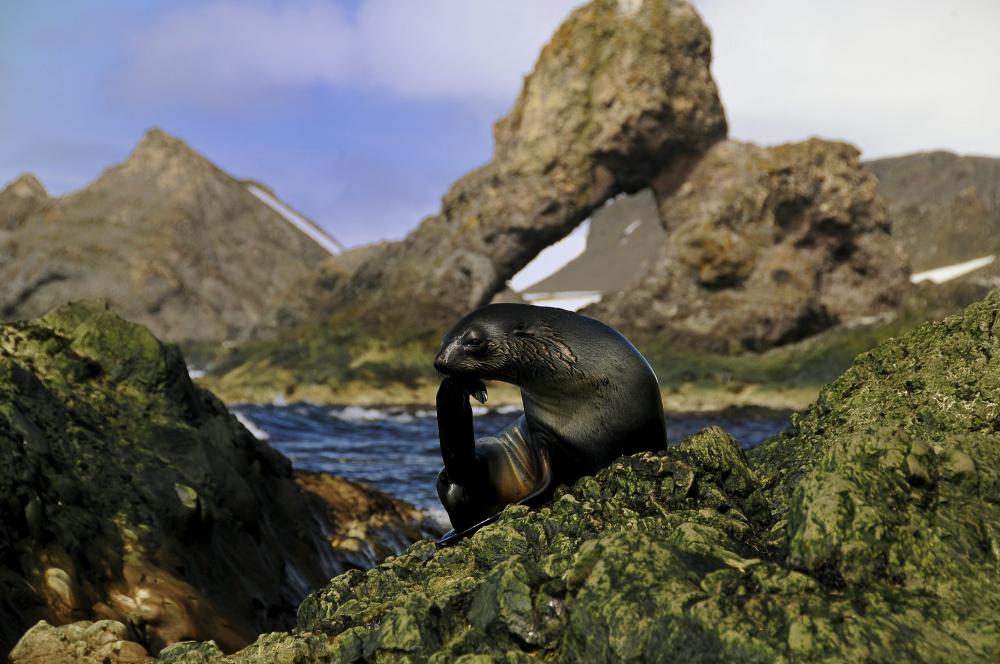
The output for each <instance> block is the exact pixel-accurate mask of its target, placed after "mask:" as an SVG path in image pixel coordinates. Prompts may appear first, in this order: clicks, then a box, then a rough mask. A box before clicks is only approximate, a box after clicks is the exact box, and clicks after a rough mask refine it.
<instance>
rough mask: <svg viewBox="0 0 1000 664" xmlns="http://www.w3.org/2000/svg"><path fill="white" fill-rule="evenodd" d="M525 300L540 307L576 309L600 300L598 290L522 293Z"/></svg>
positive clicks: (600, 295)
mask: <svg viewBox="0 0 1000 664" xmlns="http://www.w3.org/2000/svg"><path fill="white" fill-rule="evenodd" d="M522 296H523V297H524V299H525V301H526V302H530V303H531V304H536V305H539V306H542V307H555V308H557V309H566V310H567V311H577V310H579V309H582V308H584V307H585V306H587V305H588V304H593V303H595V302H600V301H601V297H602V293H601V292H600V291H563V292H560V293H522Z"/></svg>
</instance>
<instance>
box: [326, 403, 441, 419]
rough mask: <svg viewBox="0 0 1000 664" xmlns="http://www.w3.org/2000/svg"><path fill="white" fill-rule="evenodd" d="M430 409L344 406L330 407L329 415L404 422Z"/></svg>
mask: <svg viewBox="0 0 1000 664" xmlns="http://www.w3.org/2000/svg"><path fill="white" fill-rule="evenodd" d="M427 412H430V411H417V412H415V413H411V412H410V411H408V410H404V409H402V408H365V407H364V406H344V407H343V408H332V409H330V411H329V415H330V417H333V418H336V419H338V420H341V421H343V422H352V423H360V422H379V421H389V422H398V423H406V422H412V421H414V420H415V419H416V418H417V417H421V416H422V415H421V413H427Z"/></svg>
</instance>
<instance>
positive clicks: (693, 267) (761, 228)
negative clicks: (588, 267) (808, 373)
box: [587, 139, 909, 352]
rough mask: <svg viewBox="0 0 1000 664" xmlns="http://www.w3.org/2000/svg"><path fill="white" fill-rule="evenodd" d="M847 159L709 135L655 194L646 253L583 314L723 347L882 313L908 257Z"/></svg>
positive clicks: (861, 173)
mask: <svg viewBox="0 0 1000 664" xmlns="http://www.w3.org/2000/svg"><path fill="white" fill-rule="evenodd" d="M857 157H858V152H857V150H856V149H855V148H854V147H852V146H850V145H847V144H844V143H831V142H828V141H821V140H818V139H812V140H809V141H806V142H804V143H795V144H788V145H780V146H776V147H772V148H761V147H758V146H755V145H751V144H747V143H739V142H736V141H725V142H722V143H719V144H717V145H715V146H714V147H713V148H712V149H711V150H710V151H709V152H708V153H707V154H706V155H705V157H704V158H703V159H702V160H701V161H699V162H698V164H697V165H696V166H695V167H694V169H693V171H692V172H691V173H690V174H689V175H688V177H687V179H686V180H685V181H684V184H683V185H682V186H681V187H680V188H678V189H676V191H660V192H658V198H659V201H660V203H659V205H660V217H661V219H662V221H663V223H664V226H665V228H666V231H667V240H666V242H665V244H664V245H663V246H662V248H661V250H660V253H659V256H658V257H657V259H656V260H654V261H653V262H652V263H651V264H650V265H649V267H648V269H647V270H646V271H645V274H642V275H640V276H639V277H638V278H637V280H636V281H635V282H633V283H632V284H631V285H630V287H628V288H626V289H625V290H624V291H623V292H621V293H619V294H617V295H616V296H614V297H611V298H609V299H607V300H604V301H602V302H601V303H599V304H597V305H594V306H593V307H591V308H589V309H588V310H587V313H590V314H591V315H594V316H596V317H598V318H601V319H602V320H605V321H607V322H609V323H610V324H612V325H614V326H616V327H619V328H620V329H622V330H623V331H625V332H626V333H628V334H634V335H636V336H640V337H641V336H643V335H654V334H655V335H660V336H661V337H668V338H670V339H671V340H672V341H675V342H677V343H678V344H679V345H683V346H687V347H694V348H698V349H702V350H712V351H723V352H725V351H738V350H763V349H766V348H769V347H772V346H776V345H780V344H783V343H787V342H790V341H795V340H797V339H801V338H803V337H806V336H809V335H810V334H814V333H816V332H818V331H820V330H823V329H825V328H827V327H831V326H833V325H836V324H840V323H850V322H852V321H855V320H858V319H860V318H864V317H868V316H872V315H876V314H880V313H884V312H887V311H891V310H892V309H894V308H895V307H896V306H897V305H898V304H899V302H900V301H901V299H902V296H903V295H904V293H905V292H906V290H907V288H908V285H909V284H908V276H909V271H908V264H907V260H906V256H905V254H903V252H902V251H901V250H900V249H899V248H898V246H897V245H896V244H895V243H894V242H893V241H892V237H891V236H890V233H889V222H888V220H887V218H886V215H885V211H884V209H883V206H882V204H881V203H880V201H879V200H878V199H877V197H876V193H875V186H876V181H875V178H873V177H872V176H871V174H870V173H868V172H867V171H866V170H864V169H863V168H861V166H860V164H859V163H858V159H857ZM672 189H673V186H672V185H671V190H672Z"/></svg>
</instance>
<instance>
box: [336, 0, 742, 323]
mask: <svg viewBox="0 0 1000 664" xmlns="http://www.w3.org/2000/svg"><path fill="white" fill-rule="evenodd" d="M710 59H711V43H710V37H709V33H708V30H707V29H706V28H705V25H704V24H703V23H702V21H701V19H700V18H699V16H698V15H697V13H696V12H695V11H694V9H693V8H692V7H691V6H690V4H688V2H686V0H646V2H625V1H623V0H594V1H593V2H591V3H589V4H587V5H585V6H583V7H581V8H580V9H578V10H576V11H575V12H574V13H573V14H572V15H571V16H570V18H569V19H567V21H566V22H565V23H564V24H563V25H562V27H561V28H560V29H559V31H558V32H557V33H556V35H555V36H554V37H553V38H552V40H551V41H550V42H549V43H548V44H547V45H546V46H545V48H544V49H543V50H542V53H541V55H540V56H539V58H538V62H537V64H536V65H535V69H534V71H533V72H532V73H531V75H530V76H528V77H527V78H526V79H525V82H524V87H523V89H522V91H521V94H520V96H519V98H518V100H517V102H516V103H515V105H514V109H513V110H512V111H511V112H510V114H509V115H507V116H506V117H505V118H503V119H501V120H500V121H499V122H498V123H497V125H496V127H495V130H494V134H495V149H494V155H493V159H492V161H490V163H488V164H487V165H486V166H484V167H482V168H480V169H478V170H476V171H473V172H472V173H470V174H468V175H466V176H465V177H463V178H462V179H461V180H459V181H458V182H456V183H455V184H454V185H453V186H452V188H451V190H450V191H449V192H448V193H447V194H446V195H445V197H444V200H443V203H442V208H441V212H440V213H439V214H438V215H436V216H433V217H430V218H428V219H425V220H424V221H423V223H421V225H420V227H419V228H417V229H416V230H415V231H413V232H412V233H411V234H410V235H409V236H408V237H407V238H406V239H405V240H403V241H402V242H400V243H396V244H393V245H391V246H389V247H387V248H386V250H385V251H384V252H382V253H381V254H379V256H378V257H377V258H376V259H375V260H370V261H368V262H367V263H366V264H364V265H362V266H361V268H360V269H359V270H358V271H357V272H356V273H355V275H354V276H353V277H352V279H351V281H350V283H349V284H348V286H347V288H345V289H344V292H343V293H342V295H341V297H342V298H343V305H342V306H343V308H344V310H345V311H356V312H361V313H364V314H366V315H367V316H368V317H370V318H372V319H373V320H382V319H393V320H411V321H416V320H426V319H427V318H428V317H429V316H430V317H434V316H435V314H440V316H441V318H442V319H443V320H451V319H453V318H454V317H456V316H458V315H459V314H462V313H465V312H466V311H468V310H469V309H471V308H475V307H477V306H479V305H482V304H485V303H487V302H489V300H490V298H491V297H492V296H493V294H494V293H496V292H498V291H500V290H502V289H503V287H504V285H505V283H506V281H507V279H509V278H510V277H511V276H513V275H514V274H515V273H516V272H517V271H518V270H519V269H520V268H521V267H523V266H524V265H525V264H526V263H527V262H528V261H529V260H531V259H532V258H533V257H534V256H535V255H536V254H537V253H538V252H539V251H540V250H541V249H543V248H544V247H546V246H548V245H550V244H552V243H553V242H555V241H556V240H558V239H560V238H562V237H564V236H565V235H566V234H567V233H569V232H570V231H571V230H572V229H573V228H574V227H575V226H576V225H578V224H579V223H580V222H582V221H583V220H584V219H586V218H587V217H588V216H589V215H590V213H591V212H592V211H593V210H595V209H596V208H597V207H598V206H600V205H601V204H603V203H604V201H606V200H607V199H608V198H610V197H611V196H613V195H615V194H617V193H619V192H622V191H636V190H638V189H640V188H642V187H643V186H645V185H646V184H648V183H649V182H650V181H651V180H652V179H653V178H654V177H656V176H659V175H661V174H662V173H663V172H669V171H672V170H676V169H678V168H681V167H682V166H683V165H684V164H685V163H686V162H687V160H688V159H689V158H690V157H691V155H696V154H700V153H701V152H703V151H704V150H705V149H706V148H707V147H708V146H709V145H711V144H712V143H713V142H715V141H717V140H719V139H721V138H723V137H724V136H725V132H726V121H725V117H724V115H723V111H722V106H721V104H720V102H719V99H718V95H717V91H716V87H715V83H714V81H713V80H712V77H711V74H710V72H709V63H710Z"/></svg>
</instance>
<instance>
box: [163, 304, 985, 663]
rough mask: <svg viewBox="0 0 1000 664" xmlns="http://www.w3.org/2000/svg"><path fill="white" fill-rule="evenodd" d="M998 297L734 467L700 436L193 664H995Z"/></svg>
mask: <svg viewBox="0 0 1000 664" xmlns="http://www.w3.org/2000/svg"><path fill="white" fill-rule="evenodd" d="M998 478H1000V291H997V292H994V293H993V294H992V295H990V297H988V298H987V299H986V300H984V301H982V302H980V303H977V304H975V305H973V306H971V307H969V308H968V309H967V310H966V311H965V312H964V313H963V314H962V315H958V316H954V317H952V318H949V319H947V320H945V321H943V322H940V323H932V324H927V325H924V326H922V327H920V328H918V329H917V330H916V331H914V332H912V333H910V334H908V335H906V336H905V337H902V338H899V339H895V340H891V341H889V342H887V343H885V344H883V345H882V346H880V347H879V348H877V349H875V350H873V351H871V352H869V353H866V354H864V355H862V356H860V357H859V358H858V360H857V362H856V363H855V365H854V367H853V368H851V369H850V370H849V371H848V372H846V373H845V374H844V375H843V376H842V377H841V378H840V379H839V380H837V381H835V382H834V383H833V384H831V385H830V386H829V387H827V388H826V389H825V390H824V392H823V394H822V396H821V397H820V399H819V402H818V403H817V404H816V405H815V406H814V407H812V408H811V409H809V411H808V412H806V413H805V414H803V415H801V416H797V417H796V418H795V420H794V424H793V426H792V428H791V429H790V430H789V431H788V432H786V433H785V434H783V435H781V436H777V437H775V438H773V439H771V440H770V441H768V442H766V443H765V444H764V445H762V446H761V447H760V448H758V449H756V450H753V451H751V452H750V453H749V454H746V455H745V454H744V453H743V452H742V451H741V450H740V449H739V447H738V446H737V444H736V442H735V441H734V440H733V439H732V438H730V437H729V436H728V435H727V434H726V433H725V432H723V431H721V430H719V429H717V428H712V429H707V430H705V431H702V432H701V433H699V434H697V435H695V436H692V437H691V438H689V439H688V440H686V441H685V442H684V443H682V444H681V445H679V446H677V447H674V448H671V449H668V450H667V451H666V452H664V453H663V454H661V455H653V454H649V453H644V454H640V455H636V456H633V457H628V458H623V459H620V460H618V461H617V462H615V463H614V464H613V465H612V466H611V467H609V468H607V469H605V470H603V471H601V472H600V473H598V474H597V475H596V476H594V477H587V478H583V479H581V480H580V481H578V482H577V483H576V484H575V485H573V486H572V487H568V488H563V489H562V490H560V492H559V493H558V494H557V495H556V497H555V499H554V500H553V501H552V503H551V504H549V505H548V506H546V507H544V508H541V509H538V510H530V509H528V508H525V507H511V508H508V509H507V511H506V512H505V513H504V514H503V516H502V517H501V518H500V519H499V521H498V522H497V523H495V524H492V525H490V526H487V527H486V528H484V529H483V530H481V531H480V532H479V533H477V534H476V535H475V536H473V537H471V538H469V539H468V540H465V541H463V542H461V543H459V544H458V545H456V546H454V547H450V548H445V549H438V548H436V547H435V546H434V544H433V543H431V542H419V543H417V544H415V545H413V546H412V547H410V549H409V550H408V551H407V552H406V553H404V554H403V555H400V556H398V557H396V558H390V559H387V560H386V561H385V562H383V563H382V564H381V565H379V566H378V567H376V568H374V569H372V570H370V571H368V572H359V571H352V572H348V573H346V574H343V575H341V576H339V577H337V578H335V579H333V580H332V581H331V582H330V584H329V585H328V586H327V587H326V588H324V589H322V590H320V591H318V592H316V593H313V594H312V595H310V596H309V597H308V598H307V599H306V600H305V601H304V602H303V603H302V605H301V606H300V607H299V611H298V629H297V630H296V631H294V632H291V633H275V634H268V635H265V636H262V637H261V638H260V639H258V641H257V642H256V643H255V644H253V645H251V646H250V647H248V648H246V649H244V650H242V651H240V652H238V653H235V654H233V655H230V656H224V655H223V654H222V653H221V652H220V651H218V650H217V649H215V650H212V649H206V646H205V644H195V643H191V644H178V645H176V646H174V647H173V648H171V649H170V651H169V655H170V657H171V659H164V660H163V661H176V662H180V661H188V660H185V659H183V657H185V656H186V653H191V654H192V656H195V655H196V656H197V657H198V659H195V658H192V659H191V660H190V661H202V662H206V663H208V662H211V663H218V662H227V663H250V662H270V661H282V662H303V663H304V662H313V661H331V662H356V661H367V662H396V661H413V662H416V661H438V662H445V661H462V660H460V658H461V657H467V658H468V660H467V661H479V660H477V659H476V657H477V656H478V657H479V658H481V659H482V661H510V662H515V661H529V660H533V659H536V658H542V659H547V660H551V661H584V660H585V661H695V662H715V661H736V662H775V661H778V662H791V661H830V662H834V661H837V662H839V661H901V660H902V661H960V660H964V661H997V659H998V658H1000V479H998Z"/></svg>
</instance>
